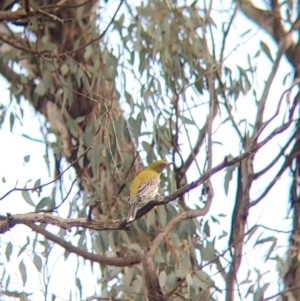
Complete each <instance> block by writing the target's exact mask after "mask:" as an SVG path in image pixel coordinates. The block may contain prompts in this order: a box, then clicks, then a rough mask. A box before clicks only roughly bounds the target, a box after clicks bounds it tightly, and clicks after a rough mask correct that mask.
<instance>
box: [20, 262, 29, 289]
mask: <svg viewBox="0 0 300 301" xmlns="http://www.w3.org/2000/svg"><path fill="white" fill-rule="evenodd" d="M19 270H20V273H21V277H22V281H23V285H25V283H26V280H27V274H26V267H25V264H24V263H23V261H21V262H20V264H19Z"/></svg>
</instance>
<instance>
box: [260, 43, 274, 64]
mask: <svg viewBox="0 0 300 301" xmlns="http://www.w3.org/2000/svg"><path fill="white" fill-rule="evenodd" d="M260 47H261V49H262V51H263V52H264V53H265V54H266V56H267V57H268V58H269V59H270V61H271V62H274V59H273V57H272V53H271V50H270V48H269V46H268V45H267V44H266V43H265V42H264V41H260Z"/></svg>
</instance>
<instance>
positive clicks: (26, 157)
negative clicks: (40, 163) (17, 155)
mask: <svg viewBox="0 0 300 301" xmlns="http://www.w3.org/2000/svg"><path fill="white" fill-rule="evenodd" d="M23 160H24V162H25V163H28V162H29V160H30V155H27V156H25V157H24V159H23Z"/></svg>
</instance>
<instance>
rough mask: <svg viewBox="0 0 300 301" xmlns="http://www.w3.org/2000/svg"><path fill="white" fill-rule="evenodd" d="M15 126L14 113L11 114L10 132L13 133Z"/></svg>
mask: <svg viewBox="0 0 300 301" xmlns="http://www.w3.org/2000/svg"><path fill="white" fill-rule="evenodd" d="M14 124H15V115H14V114H13V113H10V115H9V126H10V131H11V132H12V129H13V127H14Z"/></svg>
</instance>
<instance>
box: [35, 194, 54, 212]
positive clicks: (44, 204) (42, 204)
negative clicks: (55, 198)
mask: <svg viewBox="0 0 300 301" xmlns="http://www.w3.org/2000/svg"><path fill="white" fill-rule="evenodd" d="M52 204H53V202H52V199H50V198H49V197H44V198H42V199H41V200H40V201H39V202H38V204H37V205H36V208H35V209H36V211H39V210H41V209H43V208H47V209H49V208H51V207H52Z"/></svg>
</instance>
